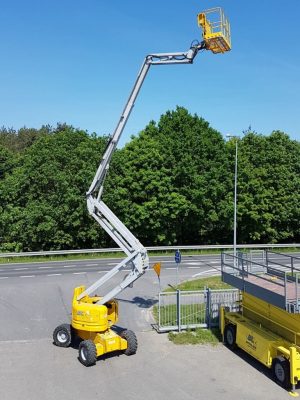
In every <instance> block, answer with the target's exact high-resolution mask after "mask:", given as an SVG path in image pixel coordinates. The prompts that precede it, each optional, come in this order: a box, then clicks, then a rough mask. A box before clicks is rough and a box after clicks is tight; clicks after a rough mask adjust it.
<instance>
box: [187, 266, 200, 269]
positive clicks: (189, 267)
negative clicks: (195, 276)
mask: <svg viewBox="0 0 300 400" xmlns="http://www.w3.org/2000/svg"><path fill="white" fill-rule="evenodd" d="M198 268H200V266H199V267H187V269H198Z"/></svg>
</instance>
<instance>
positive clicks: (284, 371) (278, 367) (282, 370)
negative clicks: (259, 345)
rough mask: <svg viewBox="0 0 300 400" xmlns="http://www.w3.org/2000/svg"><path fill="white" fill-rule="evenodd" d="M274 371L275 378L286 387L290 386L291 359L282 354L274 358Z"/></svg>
mask: <svg viewBox="0 0 300 400" xmlns="http://www.w3.org/2000/svg"><path fill="white" fill-rule="evenodd" d="M272 372H273V377H274V380H275V381H276V382H277V383H278V384H279V385H280V386H282V387H284V388H285V389H288V388H289V387H290V384H291V383H290V363H289V361H288V360H287V359H286V358H284V357H282V356H280V357H276V358H274V360H273V365H272Z"/></svg>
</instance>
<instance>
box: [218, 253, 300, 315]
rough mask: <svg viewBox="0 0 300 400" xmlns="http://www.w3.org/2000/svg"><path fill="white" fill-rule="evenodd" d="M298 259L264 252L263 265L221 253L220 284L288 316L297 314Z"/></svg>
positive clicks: (299, 290) (245, 256)
mask: <svg viewBox="0 0 300 400" xmlns="http://www.w3.org/2000/svg"><path fill="white" fill-rule="evenodd" d="M298 264H299V265H300V258H299V257H293V256H290V255H287V254H282V253H275V252H271V251H266V254H265V257H264V262H263V263H262V262H256V261H253V260H251V259H250V257H249V256H248V254H245V253H238V254H237V256H234V255H232V254H227V253H223V254H222V262H221V270H222V280H223V281H224V282H226V283H228V284H229V285H231V286H234V287H236V288H238V289H239V290H241V291H244V292H246V293H249V294H251V295H253V296H256V297H258V298H260V299H261V300H263V301H266V302H268V303H269V304H272V305H274V306H276V307H279V308H281V309H283V310H286V311H288V312H290V313H300V287H299V282H300V268H298Z"/></svg>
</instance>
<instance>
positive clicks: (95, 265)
mask: <svg viewBox="0 0 300 400" xmlns="http://www.w3.org/2000/svg"><path fill="white" fill-rule="evenodd" d="M85 266H86V267H97V266H98V264H86V265H85Z"/></svg>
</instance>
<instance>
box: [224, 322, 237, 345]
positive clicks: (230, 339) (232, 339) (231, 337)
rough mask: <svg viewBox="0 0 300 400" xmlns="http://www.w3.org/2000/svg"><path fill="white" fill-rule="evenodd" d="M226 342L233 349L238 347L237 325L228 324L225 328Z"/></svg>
mask: <svg viewBox="0 0 300 400" xmlns="http://www.w3.org/2000/svg"><path fill="white" fill-rule="evenodd" d="M224 342H225V344H226V346H227V347H229V348H230V349H231V350H234V349H235V348H236V327H235V326H234V325H232V324H228V325H226V326H225V329H224Z"/></svg>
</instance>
